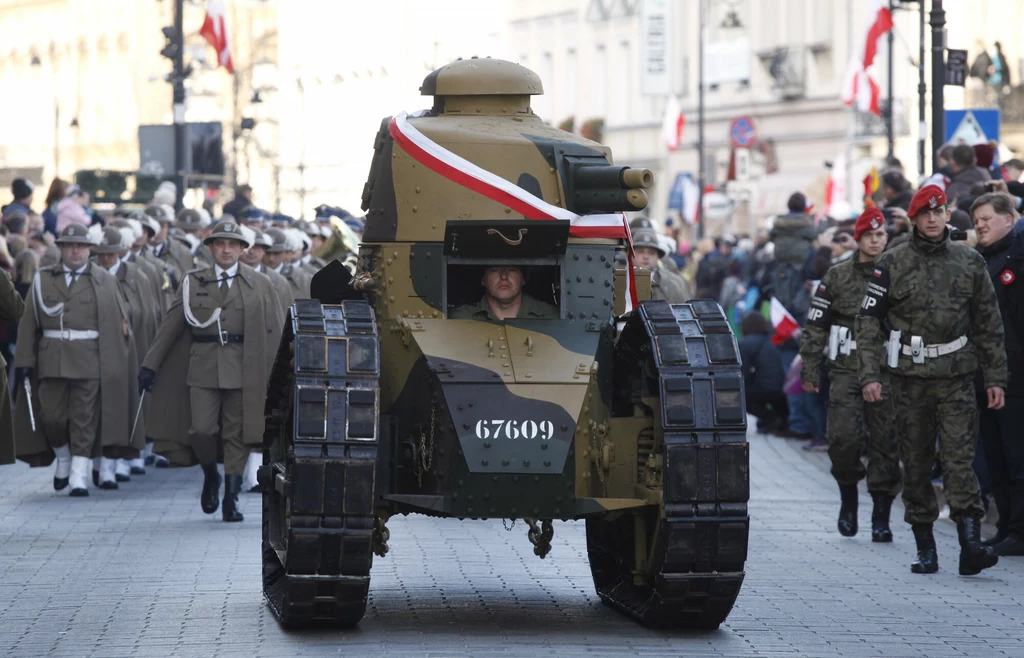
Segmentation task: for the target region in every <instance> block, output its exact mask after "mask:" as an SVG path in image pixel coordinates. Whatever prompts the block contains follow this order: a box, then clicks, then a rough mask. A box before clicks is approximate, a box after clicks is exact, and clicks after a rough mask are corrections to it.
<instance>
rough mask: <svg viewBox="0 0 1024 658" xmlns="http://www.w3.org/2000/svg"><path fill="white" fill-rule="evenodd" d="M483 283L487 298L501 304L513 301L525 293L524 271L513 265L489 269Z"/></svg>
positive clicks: (485, 273)
mask: <svg viewBox="0 0 1024 658" xmlns="http://www.w3.org/2000/svg"><path fill="white" fill-rule="evenodd" d="M481 283H482V284H483V286H484V289H485V290H487V296H488V297H491V298H492V299H495V300H497V301H499V302H508V301H512V300H514V299H515V298H517V297H519V295H521V294H522V291H523V271H522V270H521V269H519V268H518V267H515V266H512V265H499V266H494V267H488V268H487V270H486V271H485V272H484V276H483V280H482V281H481Z"/></svg>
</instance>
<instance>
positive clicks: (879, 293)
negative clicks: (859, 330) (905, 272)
mask: <svg viewBox="0 0 1024 658" xmlns="http://www.w3.org/2000/svg"><path fill="white" fill-rule="evenodd" d="M860 314H861V315H866V316H870V317H873V318H879V319H882V318H885V316H886V315H888V314H889V270H886V269H884V268H881V267H876V268H875V271H874V273H873V274H872V275H871V279H870V280H869V281H868V288H867V291H866V292H865V294H864V301H863V302H861V305H860Z"/></svg>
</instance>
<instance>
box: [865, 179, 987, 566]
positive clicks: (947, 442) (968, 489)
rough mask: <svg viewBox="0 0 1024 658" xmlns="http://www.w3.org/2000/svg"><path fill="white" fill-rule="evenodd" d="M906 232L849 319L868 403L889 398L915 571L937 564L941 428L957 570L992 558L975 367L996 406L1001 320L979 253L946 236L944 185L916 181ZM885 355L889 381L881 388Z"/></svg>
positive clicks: (880, 262)
mask: <svg viewBox="0 0 1024 658" xmlns="http://www.w3.org/2000/svg"><path fill="white" fill-rule="evenodd" d="M907 214H908V215H909V216H910V218H911V220H912V221H913V222H914V228H913V229H912V231H911V237H910V240H909V241H908V242H907V244H905V245H901V246H899V247H897V248H896V249H892V250H890V251H887V252H885V253H884V254H882V256H881V257H880V258H879V259H878V263H877V264H876V265H875V269H874V271H873V272H872V275H871V280H870V281H869V283H868V286H867V292H866V294H865V296H864V301H863V303H862V304H861V309H860V313H859V315H858V316H857V319H856V321H855V323H854V334H855V340H856V341H857V352H858V357H859V361H860V363H859V375H860V383H861V386H862V393H863V396H864V400H865V401H866V402H869V403H871V402H880V401H881V400H883V399H885V398H886V397H889V398H890V399H891V400H892V402H893V405H894V411H895V419H896V427H895V430H896V435H897V437H898V440H899V445H900V457H901V458H902V460H903V502H904V506H905V507H906V516H905V518H906V521H907V522H908V523H910V524H911V527H912V528H913V531H914V539H915V541H916V543H917V561H915V562H914V563H913V564H912V565H911V571H912V572H914V573H935V572H936V571H938V568H939V565H938V555H937V551H936V547H935V537H934V535H933V534H932V524H933V523H934V522H935V519H937V518H938V515H939V508H938V504H937V501H936V499H935V491H934V489H933V488H932V484H931V479H932V464H933V463H934V461H935V443H936V441H935V438H936V436H941V437H942V441H941V456H942V462H943V465H944V466H945V472H944V474H943V480H944V481H943V485H944V491H945V493H946V497H947V499H948V500H949V507H950V516H951V518H952V519H953V520H954V521H956V524H957V531H958V534H959V538H960V548H961V550H960V574H961V575H973V574H977V573H980V572H981V570H982V569H987V568H989V567H991V566H993V565H995V564H996V562H997V561H998V559H999V558H998V557H997V556H996V554H995V552H994V551H993V550H992V548H991V547H989V546H984V545H983V544H982V543H981V517H982V516H983V515H984V513H985V509H984V507H982V504H981V495H980V491H979V486H978V478H977V476H976V475H975V473H974V470H973V468H972V462H973V461H974V453H975V437H976V435H977V431H978V406H977V400H976V399H975V392H974V375H975V372H976V371H977V370H978V369H979V368H980V369H981V372H982V376H983V379H984V387H985V395H986V400H985V402H986V406H987V407H988V408H989V409H992V410H998V409H1002V407H1003V403H1004V390H1005V388H1006V385H1007V373H1006V351H1005V349H1004V347H1003V342H1004V336H1003V321H1002V318H1001V316H1000V314H999V305H998V302H997V301H996V295H995V291H994V290H993V287H992V280H991V279H990V278H989V276H988V272H987V271H986V269H985V260H984V259H983V258H982V257H981V255H980V254H978V252H976V251H975V250H974V249H971V248H969V247H967V246H966V245H964V244H957V243H955V242H952V241H951V240H950V230H949V228H948V227H947V225H946V222H947V219H948V214H947V212H946V194H945V192H943V191H942V189H941V188H939V187H938V186H935V185H926V186H925V187H923V188H921V189H920V190H918V192H917V193H916V194H915V195H914V198H913V200H912V201H911V203H910V211H909V212H908V213H907ZM883 364H884V367H885V368H884V369H885V370H887V371H888V375H889V378H890V382H891V384H890V385H889V386H887V387H885V388H883V383H884V381H883Z"/></svg>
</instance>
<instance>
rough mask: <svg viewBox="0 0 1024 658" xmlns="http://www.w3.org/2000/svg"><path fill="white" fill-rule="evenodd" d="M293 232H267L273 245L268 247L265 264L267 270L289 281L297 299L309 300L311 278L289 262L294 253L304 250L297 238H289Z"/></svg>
mask: <svg viewBox="0 0 1024 658" xmlns="http://www.w3.org/2000/svg"><path fill="white" fill-rule="evenodd" d="M292 230H293V229H288V230H287V231H285V230H282V229H279V228H268V229H267V230H266V234H267V235H268V236H269V237H270V239H271V240H272V241H273V244H272V245H271V246H269V247H267V253H266V255H265V256H264V257H263V264H264V265H266V266H267V269H270V270H274V271H275V272H277V273H278V274H280V275H281V276H283V277H284V278H285V279H286V280H287V281H288V284H289V285H290V286H291V287H292V294H293V295H294V297H295V298H296V299H308V298H309V282H310V277H308V276H307V275H306V273H305V272H303V271H302V270H301V269H298V268H295V267H294V266H292V264H291V263H290V262H289V259H290V258H291V257H292V254H293V252H294V251H295V250H297V249H301V248H302V245H301V244H300V243H299V241H298V240H297V238H296V236H294V235H293V236H289V234H288V232H289V231H292Z"/></svg>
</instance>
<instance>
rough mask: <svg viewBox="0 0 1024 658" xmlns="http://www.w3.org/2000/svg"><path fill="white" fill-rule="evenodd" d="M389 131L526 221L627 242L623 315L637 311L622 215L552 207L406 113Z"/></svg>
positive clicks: (425, 161)
mask: <svg viewBox="0 0 1024 658" xmlns="http://www.w3.org/2000/svg"><path fill="white" fill-rule="evenodd" d="M414 116H415V115H414ZM388 132H389V133H390V134H391V137H392V139H394V140H395V143H396V144H398V146H399V147H400V148H401V149H402V150H403V151H405V152H406V153H408V154H409V156H410V157H412V159H414V160H416V161H417V162H419V163H420V164H421V165H423V166H424V167H426V168H427V169H429V170H431V171H433V172H434V173H436V174H438V175H440V176H443V177H444V178H447V179H448V180H450V181H451V182H453V183H455V184H457V185H461V186H462V187H465V188H466V189H469V190H472V191H474V192H476V193H477V194H480V195H481V196H485V197H487V198H488V199H491V200H492V201H496V202H498V203H500V204H503V205H505V206H508V207H509V208H511V209H512V210H514V211H515V212H517V213H519V214H521V215H522V216H523V217H525V218H526V219H538V220H544V219H567V220H569V235H571V236H574V237H579V238H606V239H608V238H610V239H623V240H626V244H627V246H628V250H627V252H626V258H627V260H628V262H629V266H628V267H627V268H626V313H629V312H630V311H631V310H633V309H634V308H636V306H637V292H636V282H635V281H634V280H633V243H632V240H630V236H629V225H628V224H627V222H626V214H625V213H621V212H620V213H609V214H601V215H577V214H576V213H574V212H572V211H571V210H567V209H565V208H562V207H561V206H555V205H552V204H550V203H548V202H546V201H544V199H541V198H540V197H538V196H535V195H533V194H531V193H529V192H527V191H526V190H524V189H523V188H521V187H519V186H518V185H516V184H515V183H513V182H511V181H509V180H506V179H504V178H502V177H501V176H499V175H497V174H495V173H492V172H490V171H487V170H486V169H484V168H483V167H480V166H479V165H477V164H474V163H472V162H470V161H469V160H467V159H465V158H463V157H461V156H459V155H456V154H455V153H452V152H451V151H449V150H448V149H446V148H445V147H443V146H441V145H440V144H438V143H437V142H435V141H434V140H432V139H430V138H429V137H427V136H426V135H424V134H423V133H421V132H420V131H419V130H417V129H416V127H415V126H414V125H412V123H410V122H409V115H408V114H406V113H405V112H402V113H400V114H398V115H397V116H395V117H394V118H393V119H391V123H390V125H389V126H388Z"/></svg>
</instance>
